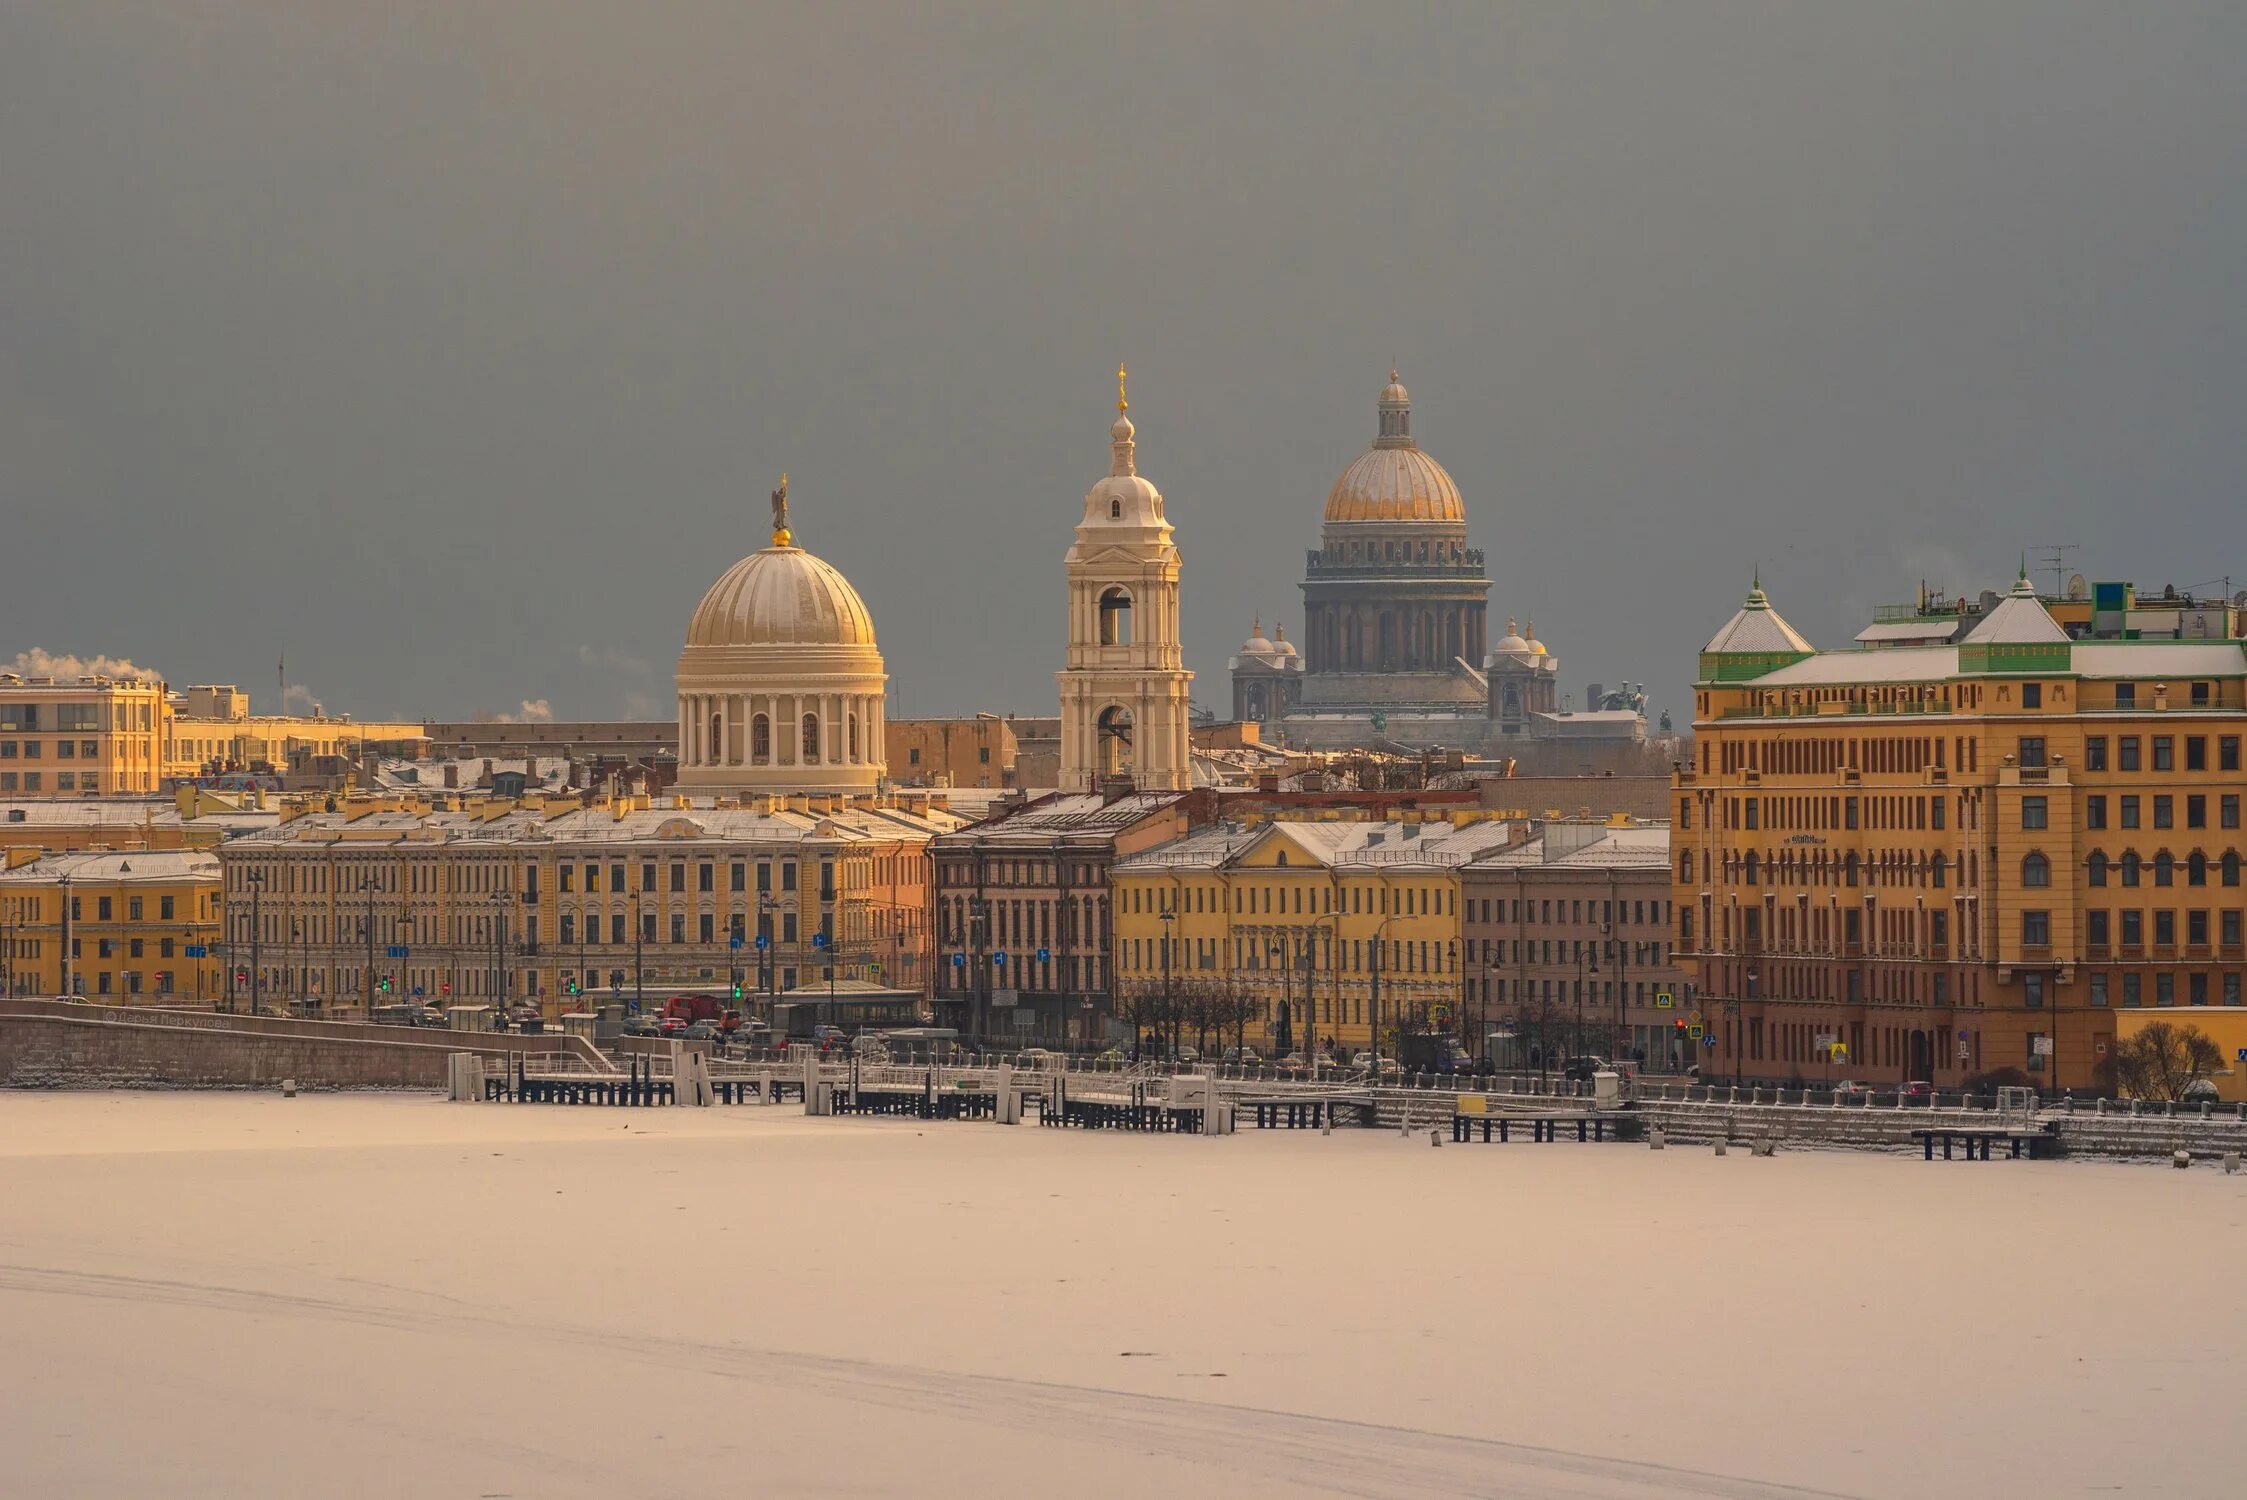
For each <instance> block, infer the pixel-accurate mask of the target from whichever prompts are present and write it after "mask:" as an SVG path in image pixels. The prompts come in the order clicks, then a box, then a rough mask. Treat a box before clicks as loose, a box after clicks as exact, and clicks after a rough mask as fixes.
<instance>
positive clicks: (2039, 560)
mask: <svg viewBox="0 0 2247 1500" xmlns="http://www.w3.org/2000/svg"><path fill="white" fill-rule="evenodd" d="M2032 550H2033V551H2034V552H2035V553H2036V565H2037V566H2038V567H2039V568H2050V569H2051V570H2052V597H2053V598H2055V599H2058V598H2063V597H2065V595H2066V592H2067V586H2068V554H2069V553H2070V552H2081V551H2082V550H2083V548H2082V547H2081V546H2080V545H2079V544H2077V543H2075V542H2046V543H2045V544H2043V545H2042V546H2040V547H2036V548H2034V549H2032Z"/></svg>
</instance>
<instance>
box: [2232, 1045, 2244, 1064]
mask: <svg viewBox="0 0 2247 1500" xmlns="http://www.w3.org/2000/svg"><path fill="white" fill-rule="evenodd" d="M2233 1061H2234V1062H2247V1047H2242V1048H2240V1049H2239V1056H2238V1057H2236V1058H2234V1059H2233Z"/></svg>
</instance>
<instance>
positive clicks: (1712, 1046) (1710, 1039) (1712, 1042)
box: [1701, 1031, 1716, 1052]
mask: <svg viewBox="0 0 2247 1500" xmlns="http://www.w3.org/2000/svg"><path fill="white" fill-rule="evenodd" d="M1701 1045H1702V1046H1704V1047H1706V1048H1708V1049H1709V1050H1710V1051H1711V1052H1714V1051H1715V1050H1716V1033H1715V1032H1713V1031H1712V1032H1710V1033H1709V1034H1708V1035H1707V1036H1705V1037H1702V1038H1701Z"/></svg>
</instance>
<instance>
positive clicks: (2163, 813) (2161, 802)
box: [2153, 792, 2177, 828]
mask: <svg viewBox="0 0 2247 1500" xmlns="http://www.w3.org/2000/svg"><path fill="white" fill-rule="evenodd" d="M2153 826H2154V827H2156V828H2174V827H2176V826H2177V799H2176V798H2174V797H2172V796H2170V795H2169V794H2168V793H2167V792H2156V793H2154V796H2153Z"/></svg>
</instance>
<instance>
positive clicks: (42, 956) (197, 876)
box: [0, 850, 225, 1005]
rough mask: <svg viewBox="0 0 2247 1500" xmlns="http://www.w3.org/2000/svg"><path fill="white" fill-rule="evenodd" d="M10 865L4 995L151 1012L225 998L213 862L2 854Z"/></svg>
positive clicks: (4, 890) (161, 853) (1, 887)
mask: <svg viewBox="0 0 2247 1500" xmlns="http://www.w3.org/2000/svg"><path fill="white" fill-rule="evenodd" d="M8 858H9V859H10V860H11V861H12V863H11V864H10V866H9V868H8V869H7V870H5V871H4V872H0V971H4V973H5V976H6V991H7V993H8V994H10V995H49V996H52V995H82V996H84V997H85V998H86V999H88V1000H94V1001H99V1002H101V1003H102V1004H105V1005H157V1004H180V1003H186V1002H201V1003H203V1004H209V1003H210V1002H211V1000H212V999H213V998H214V997H215V996H217V995H219V994H220V993H221V992H222V991H223V989H224V987H225V986H224V983H223V981H222V978H221V966H222V964H223V962H224V960H223V959H221V958H220V957H219V956H218V955H217V953H216V951H215V945H216V944H217V943H218V941H219V935H220V916H221V904H220V899H219V862H218V858H217V856H215V855H213V854H210V853H207V852H204V851H200V850H127V851H123V852H114V853H97V854H47V855H34V854H32V853H30V851H10V852H9V855H8Z"/></svg>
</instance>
